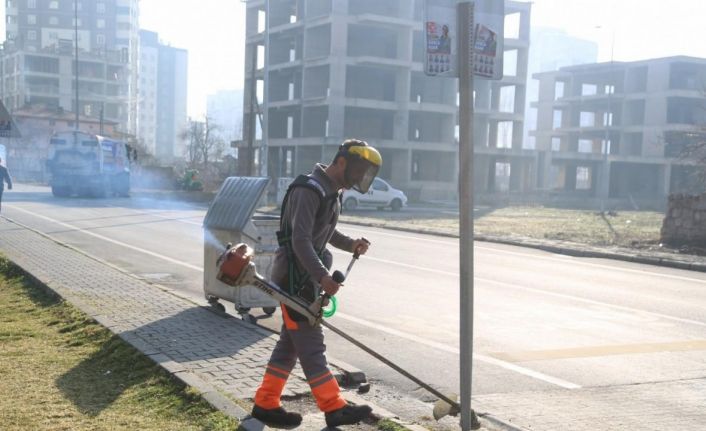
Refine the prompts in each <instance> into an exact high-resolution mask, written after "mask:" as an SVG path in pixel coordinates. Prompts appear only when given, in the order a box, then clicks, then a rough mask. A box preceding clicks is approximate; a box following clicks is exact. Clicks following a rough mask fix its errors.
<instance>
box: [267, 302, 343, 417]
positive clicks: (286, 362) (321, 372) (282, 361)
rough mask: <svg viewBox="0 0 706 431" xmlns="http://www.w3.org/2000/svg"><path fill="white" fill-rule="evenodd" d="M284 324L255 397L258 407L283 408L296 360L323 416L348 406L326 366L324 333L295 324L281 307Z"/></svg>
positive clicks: (319, 328)
mask: <svg viewBox="0 0 706 431" xmlns="http://www.w3.org/2000/svg"><path fill="white" fill-rule="evenodd" d="M282 316H283V319H284V324H283V325H282V332H281V333H280V336H279V340H278V341H277V345H276V346H275V349H274V350H273V351H272V356H271V357H270V361H269V363H268V364H267V369H266V370H265V376H264V377H263V379H262V384H261V385H260V388H258V390H257V393H256V394H255V404H257V405H258V406H260V407H262V408H264V409H274V408H277V407H280V406H281V402H280V397H281V395H282V391H283V390H284V385H285V384H286V383H287V378H288V377H289V374H290V373H291V372H292V369H293V368H294V365H295V364H296V363H297V358H298V359H299V362H300V363H301V366H302V369H303V370H304V375H305V376H306V379H307V382H308V383H309V386H310V387H311V393H312V394H313V395H314V397H315V398H316V404H317V405H318V406H319V409H320V410H321V411H323V412H331V411H334V410H338V409H340V408H342V407H343V406H345V405H346V401H345V400H344V399H343V397H341V389H340V388H339V387H338V382H337V381H336V379H335V378H334V376H333V374H332V373H331V370H329V368H328V363H327V362H326V346H325V345H324V333H323V331H322V329H321V326H320V325H317V326H315V327H312V326H310V325H309V323H308V322H306V321H304V322H294V321H292V320H291V319H290V318H289V315H287V311H286V309H285V308H284V307H282Z"/></svg>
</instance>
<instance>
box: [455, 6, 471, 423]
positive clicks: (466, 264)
mask: <svg viewBox="0 0 706 431" xmlns="http://www.w3.org/2000/svg"><path fill="white" fill-rule="evenodd" d="M474 13H475V2H463V3H458V4H457V5H456V19H457V27H458V38H457V39H458V45H457V46H458V91H459V118H458V124H459V148H458V159H459V172H458V190H459V196H458V198H459V211H458V213H459V236H460V238H459V239H460V245H461V247H460V249H461V250H460V262H459V270H460V278H461V280H460V281H461V284H460V316H461V328H460V332H461V334H460V336H461V340H460V341H461V358H460V365H461V370H460V375H461V385H460V386H461V403H460V404H461V429H462V430H463V431H468V430H470V429H472V425H473V421H472V419H473V410H471V387H472V384H473V301H474V299H473V296H474V295H473V289H474V288H473V110H474V106H473V104H474V100H473V64H472V63H471V62H472V61H473V55H472V53H471V50H472V49H473V41H472V40H471V32H472V29H473V22H474Z"/></svg>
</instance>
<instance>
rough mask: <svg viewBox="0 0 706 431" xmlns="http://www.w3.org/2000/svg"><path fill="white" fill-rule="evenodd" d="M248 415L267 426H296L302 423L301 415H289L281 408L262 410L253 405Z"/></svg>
mask: <svg viewBox="0 0 706 431" xmlns="http://www.w3.org/2000/svg"><path fill="white" fill-rule="evenodd" d="M250 415H251V416H252V417H254V418H255V419H258V420H259V421H262V422H264V423H266V424H269V425H281V426H297V425H299V424H300V423H302V415H300V414H299V413H293V412H292V413H290V412H288V411H287V410H285V409H284V408H282V407H277V408H276V409H263V408H262V407H260V406H258V405H255V406H254V407H253V408H252V412H251V413H250Z"/></svg>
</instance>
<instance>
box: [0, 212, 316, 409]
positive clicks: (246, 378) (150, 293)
mask: <svg viewBox="0 0 706 431" xmlns="http://www.w3.org/2000/svg"><path fill="white" fill-rule="evenodd" d="M0 250H2V252H3V253H4V254H5V255H6V256H7V257H8V258H9V259H10V260H12V261H13V262H15V263H16V264H17V265H18V266H20V267H21V268H23V269H24V270H25V271H26V272H28V273H29V274H31V275H32V276H33V277H35V278H37V279H38V280H39V281H41V282H42V283H44V284H46V285H48V286H49V287H50V288H51V289H52V290H54V291H55V292H57V293H58V294H59V295H61V296H62V297H63V298H64V299H66V300H67V301H69V302H70V303H71V304H73V305H74V306H76V307H77V308H79V309H81V310H82V311H83V312H85V313H86V314H88V315H89V316H91V317H93V318H95V319H96V320H97V321H98V322H99V323H101V324H102V325H104V326H105V327H107V328H109V329H110V330H111V331H113V332H114V333H116V334H117V335H119V336H120V337H121V338H123V339H124V340H126V341H128V342H129V343H131V344H132V345H133V346H135V347H136V348H138V349H139V350H141V351H142V352H143V353H145V354H146V355H148V356H150V357H151V358H152V359H154V360H155V361H156V362H158V363H160V364H161V365H162V366H164V367H165V368H166V369H167V370H168V371H170V372H172V373H174V374H177V377H179V378H181V379H182V380H184V381H186V382H187V383H189V384H190V385H192V386H195V387H196V388H197V389H200V390H202V392H203V391H204V390H206V391H207V392H208V396H210V397H212V398H214V399H216V401H218V400H217V399H218V398H219V394H218V393H217V392H218V391H220V392H222V393H225V394H228V395H230V396H232V397H234V398H237V399H251V398H252V397H253V396H254V393H255V390H256V389H257V386H258V385H259V383H260V379H261V377H262V371H263V370H264V367H265V365H266V363H267V360H268V359H269V356H270V353H271V351H272V349H273V347H274V345H275V343H276V340H277V339H276V337H275V336H274V335H273V334H272V333H271V332H269V331H266V330H264V329H261V328H258V327H256V326H254V325H251V324H248V323H245V322H243V321H241V320H239V319H234V318H231V319H226V318H224V317H223V316H220V315H218V314H216V313H214V312H211V311H209V310H207V309H205V308H203V307H198V306H196V305H194V304H193V303H192V302H189V301H187V300H185V299H182V298H180V297H178V296H176V295H175V294H173V293H169V292H167V291H165V290H162V289H160V288H158V287H157V286H153V285H149V284H147V283H145V282H143V281H141V280H138V279H137V278H135V277H133V276H131V275H129V274H127V273H124V272H122V271H120V270H119V269H117V268H113V267H111V266H108V265H107V264H106V263H103V262H100V261H97V260H95V259H92V258H90V257H88V256H86V255H84V254H81V253H79V252H78V251H76V250H74V249H72V248H69V247H66V246H62V245H61V244H58V243H56V242H54V241H52V240H50V239H48V238H46V237H44V236H41V235H39V234H37V233H35V232H33V231H31V230H27V229H25V228H23V227H22V226H20V225H17V224H14V223H11V222H9V221H8V220H6V219H4V218H1V217H0ZM209 386H212V387H213V388H215V389H217V391H215V392H214V391H213V389H210V390H209ZM308 392H309V386H308V384H307V383H306V381H305V380H304V378H303V374H302V372H301V369H300V368H299V367H297V369H296V370H295V372H294V375H293V376H292V378H290V380H289V382H288V384H287V389H286V392H285V395H289V396H294V395H298V394H306V393H308ZM221 401H222V402H224V401H226V400H225V399H221ZM242 413H243V412H239V415H240V416H242Z"/></svg>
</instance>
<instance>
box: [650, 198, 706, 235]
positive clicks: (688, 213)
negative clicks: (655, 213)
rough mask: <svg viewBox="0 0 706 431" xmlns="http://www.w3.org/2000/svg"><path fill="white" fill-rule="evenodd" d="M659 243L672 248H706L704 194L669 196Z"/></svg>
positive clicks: (705, 202)
mask: <svg viewBox="0 0 706 431" xmlns="http://www.w3.org/2000/svg"><path fill="white" fill-rule="evenodd" d="M660 241H661V242H662V243H664V244H668V245H672V246H681V245H694V246H706V193H703V194H701V195H683V194H674V195H670V196H669V202H668V207H667V212H666V216H665V217H664V222H663V223H662V230H661V234H660Z"/></svg>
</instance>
